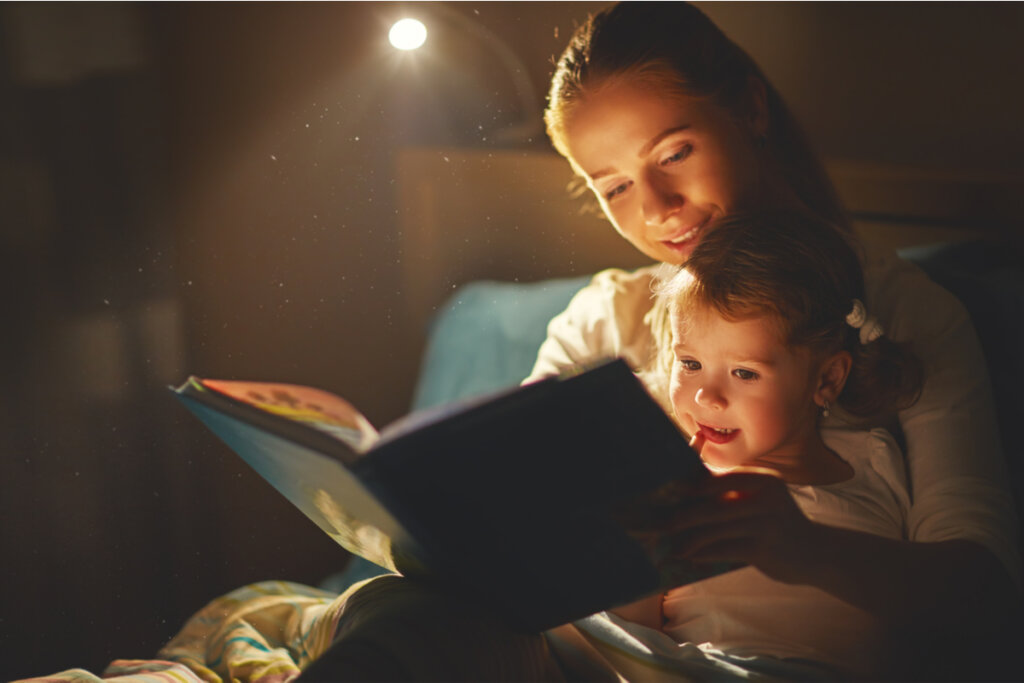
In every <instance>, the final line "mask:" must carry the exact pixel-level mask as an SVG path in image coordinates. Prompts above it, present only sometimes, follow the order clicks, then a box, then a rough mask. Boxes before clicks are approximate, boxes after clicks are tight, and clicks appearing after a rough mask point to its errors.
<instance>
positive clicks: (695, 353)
mask: <svg viewBox="0 0 1024 683" xmlns="http://www.w3.org/2000/svg"><path fill="white" fill-rule="evenodd" d="M672 334H673V340H674V344H675V346H674V352H675V360H674V361H673V365H672V380H671V385H670V391H671V399H672V409H673V412H674V413H675V416H676V419H677V420H678V422H679V425H680V427H682V429H683V430H684V431H686V432H687V433H688V434H691V435H693V434H696V433H697V432H700V433H701V434H703V436H704V437H705V444H704V448H703V450H702V452H701V457H702V458H703V459H704V461H705V462H706V463H707V464H708V465H709V466H711V467H712V468H720V469H727V468H732V467H736V466H738V465H756V464H765V461H763V460H762V461H758V460H757V459H758V458H763V457H765V456H770V459H776V458H785V457H787V456H791V455H799V454H801V453H804V452H806V449H807V448H808V446H809V444H810V443H811V439H813V438H815V437H816V435H817V406H816V405H815V403H814V394H815V389H816V386H817V382H816V381H815V380H816V374H815V373H814V372H813V371H812V369H813V365H812V358H811V354H810V353H809V352H808V351H806V350H795V349H790V348H789V347H787V346H786V345H785V344H783V342H782V340H781V339H780V338H779V333H778V332H777V330H776V328H775V327H774V326H773V325H772V324H771V321H770V319H768V318H766V317H759V318H751V319H748V320H742V321H739V322H729V321H727V320H724V319H723V318H721V317H720V316H719V315H717V314H714V313H711V312H693V313H691V314H688V315H687V317H686V320H685V324H684V323H683V319H682V318H681V317H680V316H679V315H675V314H673V316H672Z"/></svg>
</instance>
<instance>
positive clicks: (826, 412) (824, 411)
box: [821, 401, 832, 417]
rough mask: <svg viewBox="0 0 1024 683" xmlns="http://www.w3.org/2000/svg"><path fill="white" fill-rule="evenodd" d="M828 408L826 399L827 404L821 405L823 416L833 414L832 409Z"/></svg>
mask: <svg viewBox="0 0 1024 683" xmlns="http://www.w3.org/2000/svg"><path fill="white" fill-rule="evenodd" d="M828 408H829V406H828V401H825V405H823V406H822V407H821V416H822V417H828V416H829V415H831V414H832V411H830V410H829V409H828Z"/></svg>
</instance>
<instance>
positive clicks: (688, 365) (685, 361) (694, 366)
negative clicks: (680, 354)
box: [679, 358, 700, 372]
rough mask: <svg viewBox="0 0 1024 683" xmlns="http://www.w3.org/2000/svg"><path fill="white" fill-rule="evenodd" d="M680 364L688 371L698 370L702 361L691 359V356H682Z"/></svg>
mask: <svg viewBox="0 0 1024 683" xmlns="http://www.w3.org/2000/svg"><path fill="white" fill-rule="evenodd" d="M679 365H680V366H682V368H683V370H686V371H687V372H696V371H697V370H700V361H697V360H691V359H689V358H680V359H679Z"/></svg>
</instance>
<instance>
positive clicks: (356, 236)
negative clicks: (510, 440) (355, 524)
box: [0, 2, 1024, 680]
mask: <svg viewBox="0 0 1024 683" xmlns="http://www.w3.org/2000/svg"><path fill="white" fill-rule="evenodd" d="M601 5H602V3H520V2H515V3H420V4H409V5H401V4H395V3H355V2H352V3H308V4H307V3H298V2H296V3H254V4H249V3H227V4H221V3H211V2H206V3H173V4H163V3H141V4H134V3H117V4H105V3H67V4H65V3H6V4H4V5H2V6H0V48H2V50H0V60H2V61H0V278H2V283H3V285H4V296H3V304H2V308H0V311H2V313H3V318H2V319H3V321H4V322H3V334H2V335H0V336H2V339H3V346H2V347H0V349H2V351H3V353H4V358H3V360H2V363H0V367H2V370H0V373H2V374H0V379H2V382H3V385H2V386H3V390H4V391H3V403H2V404H0V515H2V516H0V519H2V523H0V524H2V526H0V555H2V556H3V558H4V560H3V566H4V576H3V579H4V580H3V583H2V587H0V651H3V652H4V653H5V657H4V661H3V666H4V667H6V668H7V670H4V671H2V672H0V674H2V675H3V678H4V679H5V680H6V679H8V678H17V677H22V676H28V675H42V674H45V673H52V672H55V671H58V670H61V669H65V668H68V667H72V666H80V667H85V668H88V669H90V670H93V671H99V670H102V668H103V666H104V665H105V664H106V662H108V661H109V660H110V659H112V658H114V657H129V658H134V657H139V658H144V657H152V656H153V655H154V654H155V652H156V649H157V648H158V647H159V646H160V644H161V643H163V642H164V641H165V640H166V639H168V638H169V637H170V636H171V635H173V634H174V633H175V632H176V630H177V629H178V628H179V627H180V625H181V622H182V621H183V620H184V619H185V618H187V616H188V615H190V614H191V613H192V612H194V611H195V610H197V609H198V608H199V607H201V606H202V605H203V604H204V603H205V602H206V601H207V600H209V599H211V598H213V597H215V596H216V595H219V594H221V593H223V592H226V591H228V590H230V589H232V588H234V587H237V586H240V585H242V584H244V583H248V582H251V581H256V580H262V579H271V578H283V579H290V580H295V581H302V582H306V583H316V582H318V581H319V580H321V579H322V578H324V577H325V576H326V575H327V574H329V573H331V572H332V571H334V570H336V569H337V568H339V567H341V566H342V565H343V564H344V563H345V561H346V559H347V558H346V557H345V554H344V553H343V551H341V550H340V549H339V548H337V547H336V546H334V544H333V543H331V542H330V541H329V540H328V539H326V538H325V537H324V536H323V535H322V534H321V533H320V532H319V531H318V530H317V529H316V528H315V527H314V526H313V525H312V524H310V523H308V521H306V520H305V519H304V518H303V517H301V516H300V515H299V514H298V513H297V512H296V511H294V510H293V509H292V508H291V507H290V506H289V505H288V504H287V503H285V502H284V501H283V500H282V499H281V498H280V497H279V496H278V495H277V494H276V493H274V492H273V491H272V490H271V489H269V487H268V486H266V485H265V484H264V483H263V482H262V481H261V480H259V479H258V478H257V477H255V475H253V474H252V473H250V472H249V471H248V470H247V468H245V467H244V466H243V465H240V464H239V462H237V461H236V459H235V458H234V456H232V455H231V454H230V453H228V452H227V451H226V450H225V449H224V448H222V447H220V445H219V444H218V443H216V442H215V441H213V439H212V438H211V437H210V436H209V435H208V434H206V433H203V432H202V431H201V430H200V429H199V428H198V427H197V425H196V424H194V423H193V421H192V420H191V419H190V418H189V417H188V416H186V415H185V414H184V412H183V411H182V410H181V409H180V408H179V407H178V406H177V405H175V404H174V401H173V400H172V399H171V398H170V397H169V395H168V393H167V391H166V388H165V387H166V386H167V385H168V384H177V383H179V382H180V381H182V380H183V379H184V378H185V376H186V375H188V374H190V373H196V374H205V375H208V376H216V377H238V378H252V379H257V378H259V379H279V380H287V381H295V382H305V383H311V384H315V385H317V386H320V387H323V388H325V389H329V390H333V391H335V392H338V393H341V394H343V395H346V396H348V397H350V398H351V399H352V400H353V401H354V402H355V403H356V404H357V405H360V406H362V407H363V408H364V409H365V411H366V413H367V415H368V416H369V417H370V419H371V420H372V421H374V422H376V423H378V424H384V423H386V422H387V421H389V420H391V419H393V418H395V417H398V416H399V415H401V414H402V413H404V412H405V411H406V410H407V407H408V403H409V398H410V395H411V391H412V386H413V382H414V376H415V370H416V366H417V363H418V361H419V358H418V356H417V355H416V354H415V353H409V352H408V349H407V346H406V345H405V344H403V343H402V339H403V338H404V336H406V335H407V334H408V332H409V331H408V330H407V329H406V328H405V327H404V325H403V320H402V316H401V312H402V310H403V309H402V305H401V303H402V297H403V292H402V291H401V286H400V284H399V268H400V265H401V258H402V254H401V250H400V246H399V245H400V235H399V234H397V231H398V228H397V224H398V223H397V218H396V211H397V210H398V209H397V205H396V203H395V196H396V188H395V183H394V180H395V169H394V154H395V151H396V150H397V149H398V148H399V147H401V146H402V145H409V144H425V143H429V144H448V145H456V146H472V147H486V146H494V145H511V144H515V145H519V146H522V147H525V148H529V149H538V150H544V149H547V146H546V141H545V140H544V139H543V136H542V135H541V134H540V133H539V130H533V131H526V133H524V134H523V135H520V136H518V137H516V138H515V139H514V140H512V139H511V138H507V137H503V135H505V134H503V133H501V131H502V130H504V129H507V128H508V127H509V126H510V125H514V124H517V123H518V122H521V121H536V120H538V119H539V116H540V102H541V98H542V95H543V90H544V86H545V83H546V79H547V77H548V74H549V72H550V58H551V56H552V55H554V54H556V53H557V52H558V51H559V49H560V48H561V46H562V43H563V42H564V40H565V38H566V37H567V36H568V34H569V33H570V31H571V29H572V27H573V25H574V21H576V20H579V19H581V18H582V17H583V16H584V14H585V12H586V11H588V10H590V9H593V8H597V7H600V6H601ZM702 6H704V7H705V9H706V10H707V12H708V13H709V14H710V15H711V16H712V18H714V19H715V20H716V21H718V22H719V23H720V25H721V26H722V27H723V28H724V29H725V30H726V32H727V33H729V34H730V35H732V36H733V37H734V38H735V39H736V40H737V41H738V42H740V44H742V45H744V46H746V47H747V48H748V49H749V51H750V52H751V53H752V54H753V56H754V57H755V58H756V59H757V60H758V61H759V62H760V63H761V64H762V66H763V67H764V69H765V71H766V72H767V74H768V75H769V77H770V78H771V79H772V80H773V81H774V82H775V84H776V85H777V86H778V87H779V89H780V90H781V91H782V93H783V94H784V96H785V97H787V99H788V101H789V103H790V105H791V107H792V108H793V109H794V110H795V111H796V113H797V114H798V115H799V116H800V117H801V119H802V120H803V121H804V123H805V126H806V128H807V131H808V133H809V134H810V136H811V137H812V139H813V140H814V142H815V144H816V145H817V146H818V147H819V149H820V150H821V151H822V153H823V155H825V156H826V157H828V158H839V159H850V160H854V161H865V162H879V163H896V164H906V165H913V166H923V167H926V168H930V169H935V170H936V172H942V173H959V174H975V175H978V174H980V175H993V176H998V177H1014V178H1019V177H1020V176H1021V175H1022V174H1024V167H1022V162H1021V159H1022V153H1024V129H1022V127H1021V125H1020V121H1021V118H1022V114H1024V105H1022V96H1021V91H1020V88H1019V84H1020V83H1021V82H1024V55H1022V53H1021V48H1020V47H1018V45H1019V40H1018V39H1019V36H1020V34H1021V29H1022V28H1024V10H1022V6H1021V5H1019V4H1016V3H1006V4H986V3H939V4H931V3H906V4H903V3H899V4H890V3H867V4H859V3H823V4H818V3H792V4H790V3H782V4H777V3H735V4H734V3H709V4H707V5H702ZM406 13H410V14H417V15H419V16H421V17H424V18H426V19H425V20H426V21H427V23H428V26H429V27H430V30H431V43H429V44H428V45H429V46H432V47H430V49H429V50H428V49H427V48H424V51H423V52H422V53H421V54H419V55H417V56H415V57H413V56H412V55H405V56H403V57H401V58H400V57H399V55H397V54H396V53H394V51H393V50H391V49H390V48H389V47H388V46H387V45H386V42H385V41H386V38H385V36H386V31H387V28H388V27H389V26H390V24H391V22H392V21H394V20H395V19H397V18H398V17H400V16H402V15H404V14H406ZM428 17H433V21H432V22H431V21H430V19H429V18H428ZM499 37H500V39H501V41H503V43H504V44H505V45H507V47H508V50H509V51H510V53H511V54H512V55H514V57H513V58H512V59H514V60H517V62H518V64H519V66H518V67H517V68H518V69H519V75H518V76H517V77H511V76H510V75H509V71H508V68H507V66H506V65H505V64H504V63H503V62H502V58H501V56H500V54H501V51H500V50H499V49H497V47H498V46H499V43H498V38H499ZM524 78H525V79H526V80H528V81H529V82H531V83H532V92H526V93H525V97H524V93H523V92H522V89H523V87H524V86H522V84H521V83H519V84H518V89H517V81H522V80H523V79H524ZM506 189H508V188H506ZM511 191H514V188H511ZM524 201H528V198H524ZM1013 229H1019V225H1018V226H1017V227H1016V228H1013ZM569 272H571V268H570V267H569V266H568V265H567V269H566V273H569Z"/></svg>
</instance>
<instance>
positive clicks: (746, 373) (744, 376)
mask: <svg viewBox="0 0 1024 683" xmlns="http://www.w3.org/2000/svg"><path fill="white" fill-rule="evenodd" d="M732 374H733V375H734V376H735V377H736V378H737V379H741V380H743V381H744V382H749V381H750V380H754V379H757V378H758V377H759V375H758V374H757V373H756V372H754V371H753V370H744V369H743V368H736V369H735V370H733V371H732Z"/></svg>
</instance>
